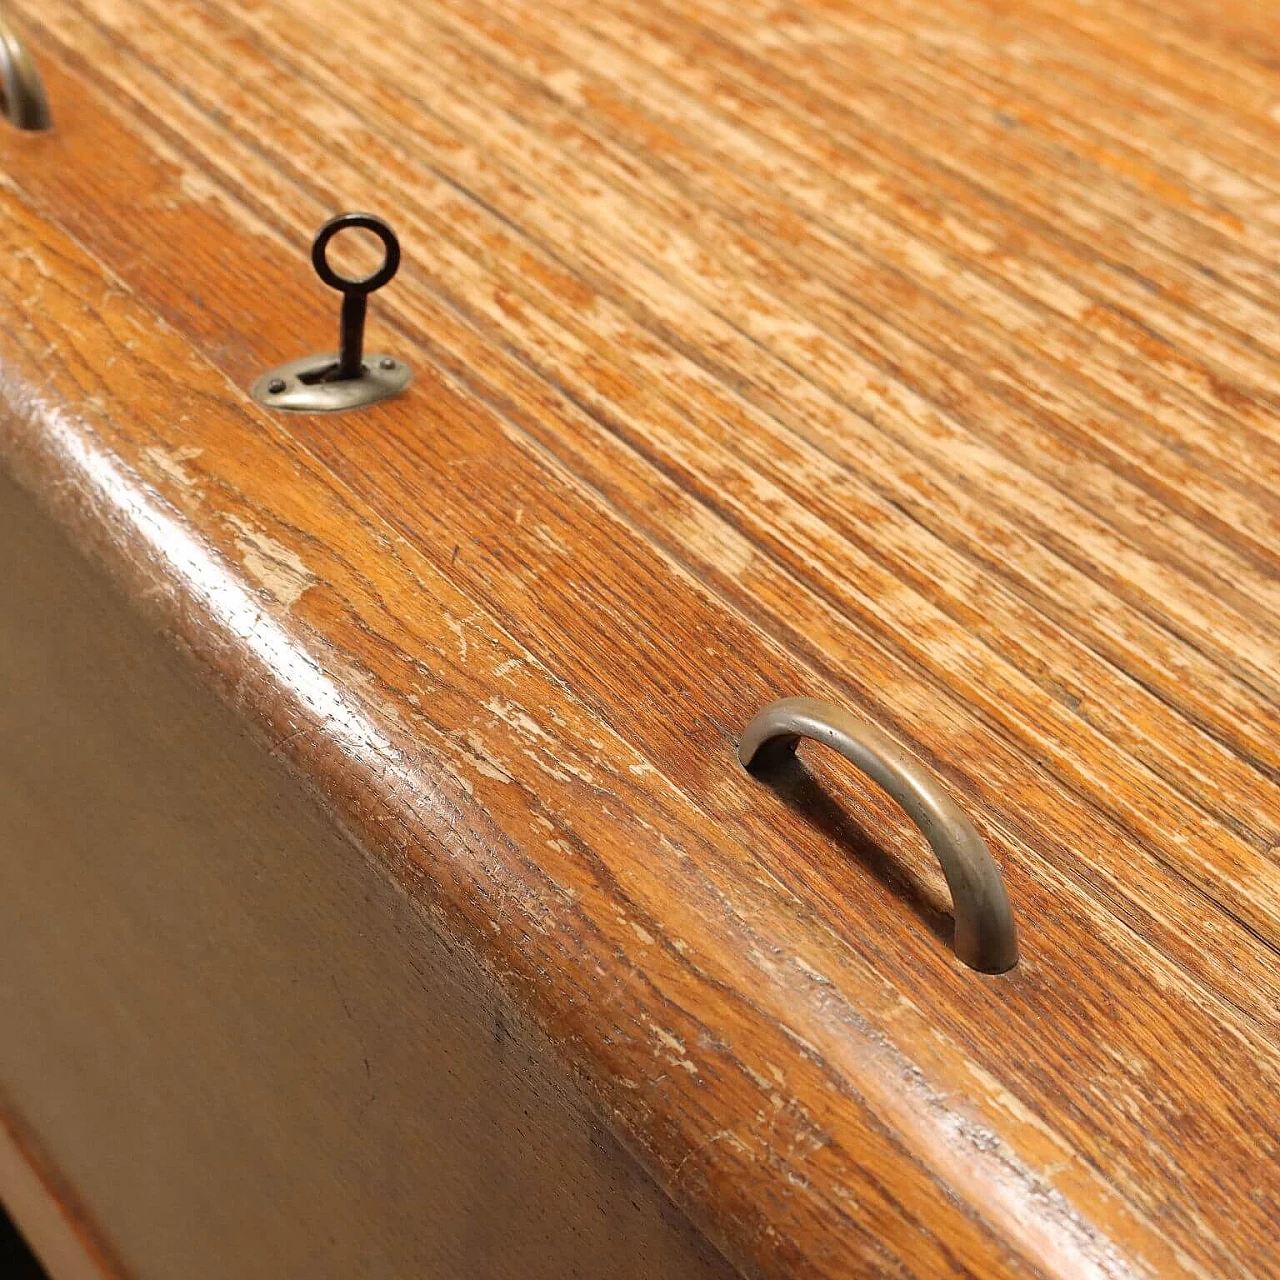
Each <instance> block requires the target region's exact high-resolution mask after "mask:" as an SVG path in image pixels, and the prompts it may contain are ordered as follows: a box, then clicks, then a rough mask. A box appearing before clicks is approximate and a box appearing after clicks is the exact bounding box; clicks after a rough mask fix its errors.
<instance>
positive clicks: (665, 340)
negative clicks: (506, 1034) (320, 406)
mask: <svg viewBox="0 0 1280 1280" xmlns="http://www.w3.org/2000/svg"><path fill="white" fill-rule="evenodd" d="M12 8H13V10H14V13H15V14H16V15H17V16H18V17H19V18H21V19H22V20H23V23H24V28H25V30H26V31H27V32H28V34H29V35H30V37H31V39H32V43H33V45H34V46H35V49H36V52H37V54H38V55H39V57H40V60H41V63H42V66H43V68H44V70H45V72H46V76H47V79H48V81H49V88H50V92H51V99H52V102H53V104H54V110H55V113H56V118H57V121H58V129H57V130H56V131H55V133H54V134H52V135H50V136H49V137H47V138H39V139H30V138H20V137H17V136H15V135H12V134H10V135H6V136H5V137H4V139H3V141H0V164H2V165H3V168H4V172H5V174H6V175H7V178H6V190H5V192H4V194H3V196H2V197H0V238H2V241H3V243H2V246H0V247H2V250H3V252H2V256H0V288H2V290H3V300H4V301H3V312H2V314H3V362H2V363H0V392H2V393H3V395H4V398H5V400H6V402H7V405H8V406H9V413H8V416H7V418H6V420H5V423H4V432H5V435H4V442H5V455H6V460H7V465H8V466H9V467H10V468H11V469H12V470H13V471H14V473H15V474H17V475H19V476H20V477H21V478H22V479H23V481H24V483H25V484H26V485H27V486H28V487H30V488H31V489H32V490H33V491H34V492H35V493H37V494H39V495H40V496H41V498H42V500H43V501H44V502H45V503H46V504H47V506H48V507H49V509H50V510H53V511H55V512H57V513H58V515H59V517H60V518H61V519H62V520H64V521H65V522H66V523H67V524H68V526H69V527H72V528H74V529H75V530H76V531H77V536H78V537H79V538H80V539H81V540H82V542H83V543H84V545H86V546H87V547H90V548H92V549H93V550H94V551H95V552H96V553H97V554H99V555H100V556H102V557H103V558H105V560H106V561H107V562H108V563H109V564H110V565H111V566H112V568H113V569H114V571H115V572H116V573H117V574H118V577H119V581H120V582H121V583H122V584H124V585H125V586H126V588H127V589H128V591H129V593H130V595H131V596H132V597H134V598H136V599H137V600H139V601H140V602H141V604H142V605H143V606H144V607H146V608H147V609H149V610H151V612H152V615H153V616H154V617H155V618H156V619H158V620H160V622H161V623H162V624H163V625H164V626H165V627H166V628H167V629H168V630H169V631H170V632H171V634H172V635H173V636H174V637H175V638H176V639H178V640H180V642H181V643H182V644H183V645H184V646H186V647H187V648H189V649H190V650H191V651H192V653H193V654H194V655H195V657H196V659H197V660H198V661H199V662H200V663H201V664H202V665H203V667H204V668H205V669H206V670H207V671H208V672H210V673H211V675H212V677H213V678H214V679H215V680H216V683H217V686H218V687H219V688H220V689H221V690H222V691H223V692H224V694H225V695H226V696H227V697H228V698H229V699H230V700H231V701H232V703H233V704H234V705H235V706H237V707H238V708H240V709H241V711H242V713H243V714H244V716H245V717H246V719H247V720H249V721H250V722H252V723H253V724H254V725H255V726H256V727H257V729H258V731H259V732H260V733H262V734H263V735H264V736H265V739H266V741H268V742H269V743H270V744H271V745H272V747H273V749H275V750H277V751H278V752H279V753H280V754H281V756H282V757H283V758H285V759H287V760H288V761H290V762H291V764H292V765H293V767H294V768H295V769H296V770H297V771H298V774H299V776H300V777H301V778H302V779H304V780H305V781H306V782H307V783H308V784H309V785H310V786H312V787H313V788H314V789H315V792H316V794H318V795H319V796H321V797H322V798H323V800H324V802H325V803H326V805H327V806H328V807H329V810H330V812H331V813H332V814H333V815H334V818H335V820H337V821H339V822H341V823H342V824H343V826H344V827H345V828H346V829H348V830H349V831H351V832H352V833H353V834H354V835H355V836H356V837H357V838H358V839H359V840H360V841H361V842H362V843H363V844H364V845H365V847H366V848H367V849H368V850H369V852H370V855H371V856H372V857H373V858H374V859H375V860H376V861H377V862H378V864H379V865H380V866H381V867H382V868H383V869H384V871H385V872H386V874H387V875H389V876H391V877H392V878H394V879H395V880H396V881H398V882H399V883H400V884H401V885H402V886H403V887H404V888H405V889H406V890H407V891H408V892H409V893H410V894H411V895H412V896H413V897H414V898H415V900H417V901H418V902H420V903H421V904H422V905H423V907H424V909H425V910H426V911H427V912H428V914H429V918H430V919H431V920H432V921H433V927H435V928H437V929H439V930H440V931H441V932H442V934H444V935H445V936H446V937H448V938H450V939H452V940H455V941H458V942H463V943H465V944H466V945H467V946H468V947H470V948H472V949H473V950H474V952H475V954H476V955H477V956H478V957H479V962H480V963H482V964H483V965H484V966H485V967H486V968H487V969H488V970H489V972H490V973H491V974H492V975H493V976H494V977H495V978H496V980H497V981H498V982H499V983H500V984H501V986H502V987H503V989H504V990H505V991H506V992H507V994H508V996H509V997H510V998H511V999H513V1000H514V1001H515V1002H516V1003H517V1005H518V1006H519V1007H520V1009H521V1010H523V1012H524V1014H525V1015H526V1016H527V1017H528V1018H529V1019H530V1020H531V1022H532V1024H533V1025H535V1026H536V1027H537V1028H539V1029H540V1031H541V1032H542V1033H544V1034H546V1035H548V1036H549V1037H550V1038H551V1041H552V1042H553V1044H554V1045H555V1046H556V1047H557V1050H558V1052H559V1054H560V1057H561V1061H562V1063H563V1067H564V1069H565V1070H566V1071H568V1072H571V1073H572V1074H573V1076H574V1078H575V1080H577V1081H578V1082H579V1083H580V1085H581V1086H582V1087H583V1088H584V1089H585V1090H586V1091H587V1093H588V1095H589V1096H590V1097H591V1098H592V1099H593V1101H594V1103H595V1105H597V1106H598V1107H599V1108H600V1110H601V1113H602V1114H603V1115H605V1116H607V1117H608V1118H609V1120H610V1123H611V1124H612V1125H613V1126H614V1127H615V1129H616V1131H617V1132H618V1133H619V1134H620V1135H621V1136H622V1138H623V1139H624V1141H625V1142H627V1143H628V1144H629V1145H630V1146H631V1148H632V1149H633V1150H634V1151H635V1152H636V1153H637V1154H638V1155H639V1156H640V1158H641V1159H642V1160H643V1161H644V1162H645V1163H646V1164H647V1165H648V1167H649V1168H651V1169H652V1170H653V1171H654V1173H655V1174H656V1175H657V1177H658V1178H659V1179H660V1181H661V1182H662V1183H663V1184H664V1185H665V1186H666V1187H667V1188H668V1189H669V1190H670V1192H671V1194H672V1195H673V1196H674V1197H675V1198H676V1199H677V1201H678V1202H679V1203H680V1204H682V1205H684V1206H685V1207H686V1208H687V1209H688V1211H689V1212H690V1213H691V1215H692V1216H693V1217H694V1218H695V1220H696V1221H698V1222H699V1223H700V1224H701V1225H702V1226H703V1227H704V1228H705V1230H706V1231H707V1232H708V1233H709V1234H710V1235H711V1236H712V1238H713V1239H715V1240H716V1242H717V1243H719V1244H720V1245H721V1246H722V1247H723V1248H724V1250H725V1251H726V1253H727V1254H728V1255H729V1256H730V1257H731V1258H733V1259H734V1260H735V1261H736V1262H737V1263H738V1264H739V1265H740V1266H742V1267H743V1268H744V1269H745V1270H746V1271H748V1272H750V1273H755V1274H769V1275H775V1274H776V1275H789V1276H790V1275H794V1276H806V1277H807V1276H832V1277H835V1276H847V1275H850V1274H884V1275H916V1276H931V1275H939V1274H970V1275H975V1276H983V1277H989V1276H996V1275H1032V1274H1051V1275H1060V1276H1064V1277H1068V1276H1069V1277H1087V1276H1129V1275H1147V1274H1158V1275H1170V1276H1173V1275H1186V1276H1218V1275H1224V1276H1225V1275H1230V1276H1237V1275H1259V1276H1262V1275H1268V1274H1273V1273H1274V1272H1275V1271H1276V1270H1277V1269H1280V1255H1278V1253H1277V1242H1276V1237H1275V1231H1274V1223H1275V1222H1276V1221H1277V1219H1280V1173H1278V1172H1277V1157H1278V1154H1280V1153H1278V1151H1277V1121H1276V1113H1275V1108H1274V1098H1275V1090H1276V1086H1277V1080H1278V1079H1280V1051H1278V1049H1277V1041H1276V1033H1277V1014H1276V1010H1277V1007H1278V1002H1277V997H1278V995H1280V976H1278V974H1280V969H1278V968H1277V964H1276V951H1277V944H1278V943H1280V876H1278V875H1277V868H1276V855H1277V851H1278V850H1280V804H1278V803H1277V801H1278V799H1280V791H1278V788H1277V778H1278V774H1280V733H1278V732H1277V730H1278V729H1280V715H1278V714H1277V689H1278V687H1280V672H1278V670H1277V664H1276V635H1277V621H1278V619H1280V583H1278V581H1277V575H1276V568H1277V558H1278V557H1277V553H1276V547H1277V545H1280V543H1278V542H1277V538H1276V534H1277V531H1278V526H1280V509H1278V508H1277V504H1276V502H1275V500H1274V491H1275V484H1276V480H1277V474H1278V473H1280V443H1278V442H1277V437H1276V429H1275V427H1276V407H1275V397H1276V393H1277V381H1278V380H1280V375H1278V374H1277V372H1276V360H1275V357H1276V353H1277V349H1278V348H1280V330H1278V329H1277V325H1276V322H1275V310H1274V308H1273V305H1272V301H1271V300H1272V298H1273V297H1274V295H1275V291H1276V284H1277V280H1276V274H1277V273H1276V271H1275V269H1274V266H1273V263H1274V261H1275V258H1276V251H1277V248H1278V247H1280V245H1278V242H1280V230H1278V229H1277V215H1276V210H1277V208H1278V207H1280V206H1277V204H1276V199H1275V197H1276V191H1277V189H1278V188H1280V163H1278V162H1277V161H1276V160H1275V158H1274V151H1275V146H1274V144H1275V141H1276V129H1277V123H1276V119H1275V115H1276V114H1280V112H1278V111H1277V104H1280V74H1277V72H1276V71H1275V70H1274V57H1273V55H1274V53H1275V48H1274V36H1273V34H1272V33H1271V31H1270V25H1269V23H1262V22H1259V21H1258V20H1257V18H1256V15H1255V14H1253V13H1252V12H1251V11H1250V10H1248V9H1247V8H1246V6H1243V5H1235V4H1231V5H1227V6H1225V9H1226V12H1222V10H1221V9H1220V8H1219V7H1218V6H1209V5H1207V4H1201V3H1199V2H1198V0H1184V3H1181V4H1178V5H1173V6H1167V5H1166V6H1154V5H1150V4H1145V3H1140V2H1139V0H1117V3H1115V4H1112V5H1107V6H1105V7H1104V6H1091V5H1088V4H1084V3H1080V4H1071V3H1067V0H1028V3H1025V4H1019V5H1017V6H1007V5H998V4H994V3H992V4H986V5H984V4H979V3H976V2H975V3H971V2H969V0H905V2H904V3H902V4H896V5H894V6H892V7H890V8H888V9H886V8H885V7H884V6H880V5H874V4H871V3H869V0H868V2H864V0H840V2H839V3H836V0H813V2H812V3H808V4H804V5H799V4H775V3H768V4H766V3H764V0H745V2H744V3H732V4H731V3H729V0H708V2H707V3H705V4H700V5H697V6H694V5H688V6H682V5H680V4H677V3H674V2H672V0H656V2H653V0H651V2H649V3H644V4H641V3H639V0H602V2H601V3H593V4H591V5H587V4H583V3H578V0H547V2H544V3H542V4H539V5H533V4H529V3H522V2H518V0H508V2H506V3H501V2H499V0H487V2H483V3H482V2H481V0H431V3H421V4H414V5H408V6H403V7H401V6H392V7H390V8H389V7H388V6H387V5H385V4H376V5H375V4H373V3H371V0H351V2H350V3H344V4H342V5H337V4H330V3H323V4H316V3H313V4H309V5H303V4H301V3H296V2H293V0H289V2H282V3H276V4H269V5H268V4H258V3H253V2H252V0H240V2H239V3H217V2H215V0H205V2H203V3H192V2H189V0H174V2H170V0H165V3H160V2H159V0H19V2H18V3H16V4H15V5H13V6H12ZM338 30H340V31H341V39H336V40H335V39H333V38H332V34H333V32H335V31H338ZM342 207H371V208H374V209H375V210H378V211H381V212H383V213H385V214H386V215H388V216H390V217H392V218H393V219H394V220H395V222H396V225H397V227H398V229H399V230H400V232H401V234H402V237H403V239H404V242H405V247H406V253H407V259H406V266H405V268H404V270H403V271H402V273H401V276H400V278H399V279H398V280H397V281H396V283H395V285H394V286H392V288H391V290H389V291H388V292H387V294H386V295H385V296H380V297H379V298H378V299H377V301H376V302H375V303H374V307H373V320H372V325H373V327H374V332H373V333H372V334H371V338H370V342H371V345H373V346H375V347H377V348H379V349H388V350H393V351H395V352H397V353H399V354H403V355H405V356H407V357H408V358H410V359H412V360H413V361H414V363H415V366H416V369H417V375H418V377H417V382H416V383H415V385H414V387H413V389H412V390H411V391H410V393H409V394H408V395H407V396H406V397H405V398H403V399H402V400H399V401H394V402H390V403H387V404H384V405H380V406H377V407H376V408H375V409H374V410H371V411H370V412H368V413H366V414H362V415H359V416H355V417H347V418H333V419H311V420H303V421H300V420H285V419H281V418H276V417H272V416H271V415H269V414H267V413H265V412H264V411H261V410H259V409H257V408H256V407H255V406H253V405H252V403H251V402H250V401H249V400H248V398H247V395H246V393H245V391H244V388H245V387H246V386H247V384H248V383H249V382H250V381H251V380H252V378H253V377H254V376H255V375H256V374H257V373H258V372H260V371H261V370H262V369H264V368H267V367H269V366H271V365H273V364H275V363H277V362H279V361H281V360H284V359H287V358H290V357H292V356H295V355H299V354H303V353H305V352H306V351H308V350H311V349H314V348H316V347H322V346H325V345H327V344H328V343H330V342H331V337H330V333H331V329H332V324H333V320H334V314H335V312H334V306H333V299H332V298H331V297H326V296H324V295H325V293H326V291H324V290H322V289H321V288H320V287H319V286H318V285H317V284H316V283H315V281H314V280H312V279H310V278H309V269H308V267H307V265H306V260H305V248H306V245H307V243H308V240H309V236H310V234H311V233H312V231H313V230H314V229H315V227H316V226H317V225H318V224H319V223H320V221H321V220H322V218H323V217H324V216H326V215H328V214H329V213H331V212H333V211H334V210H335V209H338V208H342ZM799 693H804V694H810V695H813V696H820V697H826V698H831V699H833V700H836V701H840V702H843V703H844V704H846V705H849V706H851V707H853V708H855V709H857V710H859V711H861V712H863V713H865V714H867V715H869V716H870V717H872V718H873V719H874V720H875V721H876V723H878V724H880V725H881V726H883V727H885V728H886V729H887V730H889V731H890V732H892V733H893V734H894V735H895V736H898V737H899V738H901V739H902V740H903V741H904V742H907V743H908V744H909V745H910V746H911V747H912V748H913V749H914V750H916V751H917V752H919V753H920V754H921V755H922V756H923V757H924V758H925V759H926V760H927V761H928V762H929V763H930V764H931V765H932V766H933V767H935V768H936V769H937V770H938V771H939V773H940V774H941V775H942V777H943V778H944V779H945V780H946V782H947V783H948V785H949V786H950V787H952V788H953V790H954V791H955V793H956V795H957V796H958V797H959V798H960V800H961V802H962V803H963V804H964V806H965V807H966V809H967V811H968V812H969V813H970V814H971V816H972V817H973V818H974V820H975V822H976V824H977V825H978V826H979V827H980V829H981V830H982V833H983V835H984V836H985V838H986V839H987V841H988V843H989V844H990V845H991V847H992V850H993V852H994V853H995V855H996V857H997V859H998V860H999V861H1000V862H1001V864H1002V866H1003V867H1004V869H1005V872H1006V877H1007V881H1008V885H1009V889H1010V894H1011V897H1012V899H1013V902H1014V907H1015V912H1016V913H1017V915H1018V918H1019V922H1020V925H1021V941H1022V951H1023V959H1022V962H1021V964H1020V965H1019V967H1018V968H1017V969H1016V970H1014V971H1013V972H1011V973H1010V974H1007V975H1005V976H1002V977H1000V978H996V979H990V978H981V977H977V976H975V975H974V974H972V973H971V972H970V971H968V970H966V969H964V967H963V966H962V965H960V964H959V963H958V962H956V961H955V960H954V958H953V957H951V956H950V954H949V952H948V950H947V948H946V945H945V941H944V939H943V938H940V937H939V936H937V935H939V934H941V935H945V932H946V910H945V909H946V900H945V891H944V889H943V887H942V885H941V883H940V877H939V876H938V875H937V873H936V870H935V869H934V868H932V867H931V866H930V864H929V859H928V856H927V853H926V852H925V850H924V849H923V847H922V846H921V845H919V844H918V842H917V839H916V837H914V836H913V835H912V833H911V831H910V828H909V826H908V825H907V824H906V822H905V821H904V820H903V819H901V817H900V816H899V815H896V814H895V813H894V812H893V810H892V809H891V807H890V806H889V805H888V804H887V802H885V801H884V800H883V799H882V798H881V797H879V796H877V795H876V794H875V793H874V792H873V791H872V790H867V789H864V788H862V787H861V786H860V785H859V784H858V783H857V781H856V780H855V779H853V778H851V777H849V776H848V774H847V773H846V772H844V771H841V770H840V769H839V768H838V767H837V766H836V765H834V764H833V763H832V762H830V761H826V760H823V759H821V758H820V757H818V756H807V757H806V766H805V769H803V770H800V771H798V772H796V773H795V774H793V775H791V776H789V777H788V778H787V779H784V780H783V783H784V785H782V786H781V787H780V789H779V790H771V789H769V788H767V787H764V786H762V785H761V784H759V783H757V782H755V781H753V780H752V779H751V778H749V777H748V776H746V775H745V774H744V773H743V772H742V771H741V770H740V769H739V768H738V766H737V764H736V762H735V759H734V742H735V735H736V733H737V732H738V731H739V730H740V728H741V726H742V725H743V724H744V723H745V722H746V720H747V719H748V718H749V717H750V715H751V714H752V713H753V712H754V711H756V710H757V709H758V707H759V706H760V705H762V704H763V703H764V702H765V701H767V700H769V699H771V698H773V697H776V696H781V695H786V694H799Z"/></svg>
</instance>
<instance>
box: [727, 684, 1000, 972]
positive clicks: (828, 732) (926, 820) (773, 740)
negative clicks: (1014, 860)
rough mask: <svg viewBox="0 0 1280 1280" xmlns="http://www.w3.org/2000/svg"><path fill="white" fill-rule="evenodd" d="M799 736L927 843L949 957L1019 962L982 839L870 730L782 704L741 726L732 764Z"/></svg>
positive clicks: (769, 757)
mask: <svg viewBox="0 0 1280 1280" xmlns="http://www.w3.org/2000/svg"><path fill="white" fill-rule="evenodd" d="M801 738H813V739H814V740H815V741H817V742H824V743H826V744H827V746H829V747H834V748H835V749H836V750H837V751H838V752H839V753H840V754H841V755H842V756H844V758H845V759H846V760H848V761H849V762H850V763H851V764H853V765H855V766H856V767H857V768H858V769H860V770H861V771H862V772H863V773H865V774H866V775H867V776H868V777H869V778H872V779H873V780H874V781H876V782H878V783H879V784H880V785H881V786H882V787H883V788H884V789H885V790H886V791H887V792H888V793H889V794H890V795H891V796H892V797H893V798H894V799H895V800H896V801H897V802H898V803H899V804H900V805H901V806H902V807H903V808H904V809H905V810H906V811H907V814H908V815H909V816H910V818H911V820H912V821H913V822H914V823H915V824H916V826H917V827H919V828H920V831H921V833H922V834H923V835H924V838H925V839H926V840H927V841H928V842H929V844H930V846H931V847H932V849H933V851H934V853H936V854H937V855H938V861H939V862H940V863H941V864H942V870H943V874H944V875H945V876H946V878H947V885H948V887H949V888H950V890H951V903H952V909H953V911H954V913H955V922H956V928H955V942H954V946H955V953H956V955H957V956H958V957H959V958H960V959H961V960H963V961H964V962H965V964H967V965H968V966H969V967H970V968H972V969H977V970H979V971H980V972H982V973H1004V972H1005V970H1006V969H1012V968H1013V966H1014V965H1015V964H1017V963H1018V935H1017V931H1016V929H1015V928H1014V923H1013V912H1012V910H1011V909H1010V907H1009V895H1008V894H1007V893H1005V889H1004V880H1003V879H1002V878H1001V876H1000V868H999V867H997V866H996V864H995V860H994V859H993V858H992V857H991V852H990V850H989V849H988V848H987V846H986V844H985V843H984V842H983V839H982V837H981V836H980V835H979V834H978V833H977V832H976V831H975V830H974V829H973V826H972V824H971V823H970V822H969V819H968V818H966V817H965V816H964V814H963V813H961V812H960V809H959V807H958V806H957V805H956V803H955V801H954V800H952V799H951V797H950V796H949V795H948V794H947V793H946V792H945V791H944V790H943V789H942V785H941V783H940V782H939V781H938V779H937V778H936V777H935V776H934V775H933V774H932V773H930V771H929V770H928V769H926V768H925V767H924V765H923V764H921V763H920V761H919V760H917V759H916V758H915V757H914V756H912V755H910V754H909V753H907V752H906V751H904V750H903V749H902V748H901V747H900V746H898V744H897V743H896V742H894V741H893V740H892V739H891V738H889V737H888V736H887V735H886V734H884V733H882V732H881V731H880V730H879V729H877V728H876V727H875V725H872V724H868V723H867V722H866V721H865V720H859V719H858V718H857V717H856V716H852V715H850V714H849V712H847V711H844V710H842V709H841V708H840V707H837V706H834V705H833V704H832V703H830V702H819V701H818V700H817V699H815V698H783V699H782V700H781V701H780V702H773V703H770V704H769V706H767V707H765V708H764V710H763V711H761V712H760V713H759V714H758V715H757V716H756V717H755V719H754V720H752V721H751V723H750V724H749V725H747V727H746V730H745V732H744V733H743V735H742V741H741V743H740V744H739V746H738V759H739V760H741V761H742V764H743V767H744V768H746V769H750V770H752V771H753V772H756V771H758V770H760V769H761V768H762V767H763V768H767V767H768V765H769V764H770V763H771V762H778V761H780V760H781V759H782V758H783V757H785V756H788V755H791V754H792V753H793V752H794V751H795V749H796V744H797V743H798V742H799V740H800V739H801Z"/></svg>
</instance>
